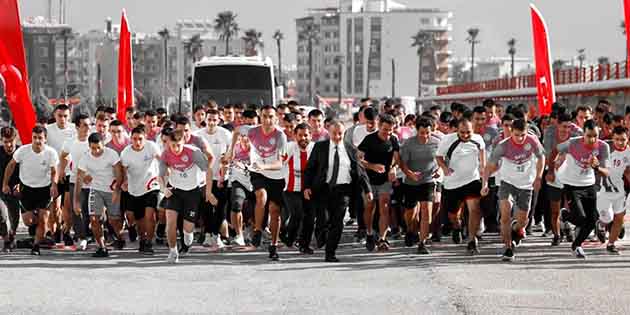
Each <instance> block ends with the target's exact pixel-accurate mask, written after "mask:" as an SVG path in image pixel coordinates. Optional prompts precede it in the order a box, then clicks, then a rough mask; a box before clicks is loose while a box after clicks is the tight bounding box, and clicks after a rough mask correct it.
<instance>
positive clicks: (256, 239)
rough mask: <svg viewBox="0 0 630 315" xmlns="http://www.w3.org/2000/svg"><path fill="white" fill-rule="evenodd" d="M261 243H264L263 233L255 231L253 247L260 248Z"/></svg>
mask: <svg viewBox="0 0 630 315" xmlns="http://www.w3.org/2000/svg"><path fill="white" fill-rule="evenodd" d="M261 242H262V232H261V231H254V234H253V236H252V246H254V247H260V243H261Z"/></svg>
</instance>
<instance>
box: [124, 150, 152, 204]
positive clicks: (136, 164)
mask: <svg viewBox="0 0 630 315" xmlns="http://www.w3.org/2000/svg"><path fill="white" fill-rule="evenodd" d="M160 154H161V152H160V149H159V148H158V146H157V144H155V143H154V142H152V141H147V142H146V143H145V144H144V148H142V150H140V151H136V150H134V149H133V148H132V146H127V147H126V148H125V149H124V150H123V151H122V153H121V154H120V161H121V163H122V165H123V166H124V167H126V168H127V186H128V191H129V194H130V195H132V196H135V197H140V196H142V195H144V194H146V193H148V192H150V191H153V190H159V189H160V183H159V182H158V180H157V177H158V174H159V169H158V160H157V158H156V157H159V156H160Z"/></svg>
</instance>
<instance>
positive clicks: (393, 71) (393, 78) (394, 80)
mask: <svg viewBox="0 0 630 315" xmlns="http://www.w3.org/2000/svg"><path fill="white" fill-rule="evenodd" d="M394 97H396V61H395V60H394V58H392V98H394Z"/></svg>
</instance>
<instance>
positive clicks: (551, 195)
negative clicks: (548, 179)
mask: <svg viewBox="0 0 630 315" xmlns="http://www.w3.org/2000/svg"><path fill="white" fill-rule="evenodd" d="M563 195H564V190H563V189H562V188H557V187H553V186H549V185H547V199H549V201H551V202H560V201H562V197H563Z"/></svg>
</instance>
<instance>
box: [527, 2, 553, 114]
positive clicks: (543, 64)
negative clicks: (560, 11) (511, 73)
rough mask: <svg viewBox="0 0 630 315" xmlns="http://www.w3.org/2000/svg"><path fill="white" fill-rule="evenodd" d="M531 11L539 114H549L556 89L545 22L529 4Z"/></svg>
mask: <svg viewBox="0 0 630 315" xmlns="http://www.w3.org/2000/svg"><path fill="white" fill-rule="evenodd" d="M530 8H531V13H532V32H533V34H534V60H535V62H536V89H537V92H538V108H539V109H540V110H539V112H540V115H549V114H550V113H551V105H552V104H553V103H554V102H555V101H556V89H555V87H554V82H553V71H551V52H550V50H549V35H548V33H547V24H545V20H543V17H542V15H541V14H540V11H538V9H537V8H536V6H534V5H533V4H530Z"/></svg>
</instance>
